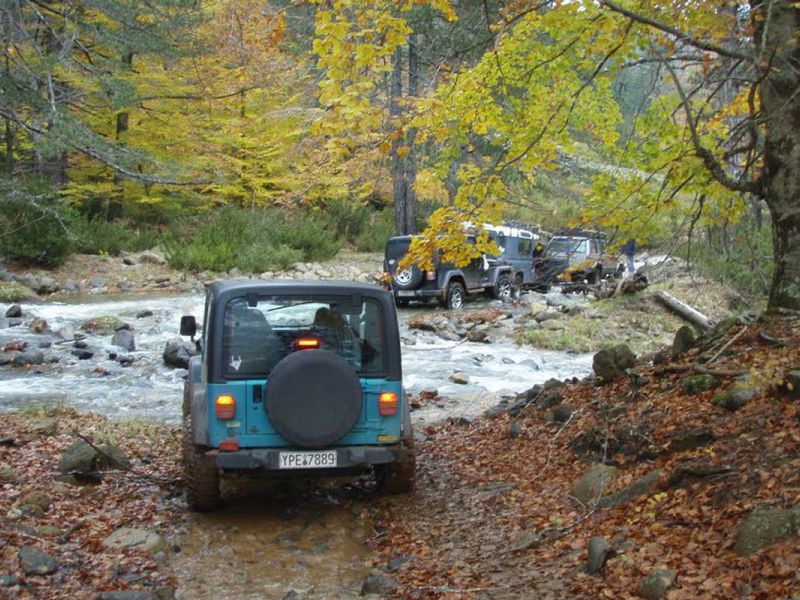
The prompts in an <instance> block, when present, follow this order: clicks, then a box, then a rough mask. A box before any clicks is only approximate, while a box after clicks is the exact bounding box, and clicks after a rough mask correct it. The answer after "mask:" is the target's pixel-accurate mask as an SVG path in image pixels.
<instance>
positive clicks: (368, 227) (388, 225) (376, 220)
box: [355, 208, 394, 252]
mask: <svg viewBox="0 0 800 600" xmlns="http://www.w3.org/2000/svg"><path fill="white" fill-rule="evenodd" d="M393 235H394V213H393V212H392V209H391V208H385V209H383V210H382V211H380V212H377V213H373V214H372V215H370V217H369V219H368V221H367V223H366V224H365V225H364V227H363V228H362V230H361V233H360V234H359V236H358V237H357V238H356V241H355V248H356V250H358V251H359V252H383V249H384V248H385V247H386V241H387V240H388V239H389V238H390V237H392V236H393Z"/></svg>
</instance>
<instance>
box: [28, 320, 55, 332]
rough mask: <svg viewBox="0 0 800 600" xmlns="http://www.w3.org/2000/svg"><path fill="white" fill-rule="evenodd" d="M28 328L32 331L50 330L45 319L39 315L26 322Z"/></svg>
mask: <svg viewBox="0 0 800 600" xmlns="http://www.w3.org/2000/svg"><path fill="white" fill-rule="evenodd" d="M28 329H30V330H31V331H32V332H33V333H46V332H48V331H50V326H49V325H48V324H47V321H45V320H44V319H42V318H41V317H36V318H34V319H32V320H31V322H30V323H28Z"/></svg>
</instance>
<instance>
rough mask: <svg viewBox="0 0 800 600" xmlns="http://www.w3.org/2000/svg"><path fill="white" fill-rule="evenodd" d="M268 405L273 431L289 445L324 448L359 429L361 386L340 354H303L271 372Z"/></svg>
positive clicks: (288, 358) (282, 362)
mask: <svg viewBox="0 0 800 600" xmlns="http://www.w3.org/2000/svg"><path fill="white" fill-rule="evenodd" d="M264 404H265V407H266V410H267V416H269V419H270V421H271V422H272V426H273V427H274V428H275V430H276V431H277V432H278V433H280V434H281V435H282V436H283V437H284V438H285V439H286V440H287V441H289V442H291V443H292V444H296V445H297V446H301V447H303V448H322V447H324V446H328V445H330V444H332V443H333V442H335V441H337V440H339V439H340V438H342V437H343V436H344V435H345V434H346V433H348V432H349V431H350V430H351V429H352V428H353V425H355V423H356V421H357V420H358V416H359V415H360V414H361V405H362V391H361V384H360V383H359V381H358V375H357V374H356V372H355V370H354V369H353V367H351V366H350V364H348V363H347V361H345V360H344V359H343V358H342V357H341V356H339V355H338V354H335V353H333V352H330V351H328V350H300V351H298V352H294V353H292V354H290V355H289V356H287V357H286V358H284V359H283V360H282V361H280V362H279V363H278V364H277V365H276V366H275V368H274V369H272V373H271V374H270V376H269V381H268V382H267V392H266V396H265V398H264Z"/></svg>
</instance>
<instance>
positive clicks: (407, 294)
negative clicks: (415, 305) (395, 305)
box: [394, 289, 443, 300]
mask: <svg viewBox="0 0 800 600" xmlns="http://www.w3.org/2000/svg"><path fill="white" fill-rule="evenodd" d="M442 294H443V292H442V290H436V289H423V290H394V297H395V298H398V299H400V300H414V299H417V298H441V297H442Z"/></svg>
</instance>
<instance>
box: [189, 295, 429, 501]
mask: <svg viewBox="0 0 800 600" xmlns="http://www.w3.org/2000/svg"><path fill="white" fill-rule="evenodd" d="M197 333H198V325H197V322H196V320H195V318H194V317H193V316H186V317H183V318H182V319H181V334H182V335H187V336H191V338H192V339H193V340H194V338H195V336H196V335H197ZM197 344H198V347H199V348H200V349H201V352H200V354H199V355H198V356H195V357H194V358H192V360H191V362H190V363H189V373H188V377H187V380H186V384H185V387H184V400H183V477H184V483H185V486H186V491H187V499H188V503H189V506H190V508H191V509H193V510H199V511H207V510H212V509H214V508H215V507H216V506H217V504H218V503H219V501H220V485H219V482H220V476H221V475H222V474H223V473H225V472H227V471H251V472H252V471H260V472H263V473H264V474H266V475H268V476H286V475H339V474H344V473H360V472H364V471H370V470H372V471H374V473H375V479H376V482H377V484H378V486H379V487H380V488H382V489H383V490H384V491H386V492H389V493H403V492H408V491H410V490H411V489H412V487H413V484H414V464H415V456H414V442H413V436H412V431H411V419H410V414H409V407H408V403H407V402H406V400H405V398H404V395H403V387H402V372H401V364H400V338H399V331H398V326H397V314H396V311H395V306H394V302H393V300H392V296H391V294H389V293H386V292H384V291H383V290H381V289H378V288H375V287H370V286H364V285H356V284H351V283H344V282H296V281H288V282H274V281H263V280H235V281H219V282H214V283H212V284H210V285H209V286H208V288H207V290H206V302H205V315H204V319H203V328H202V335H201V338H200V339H199V340H198V341H197Z"/></svg>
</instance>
